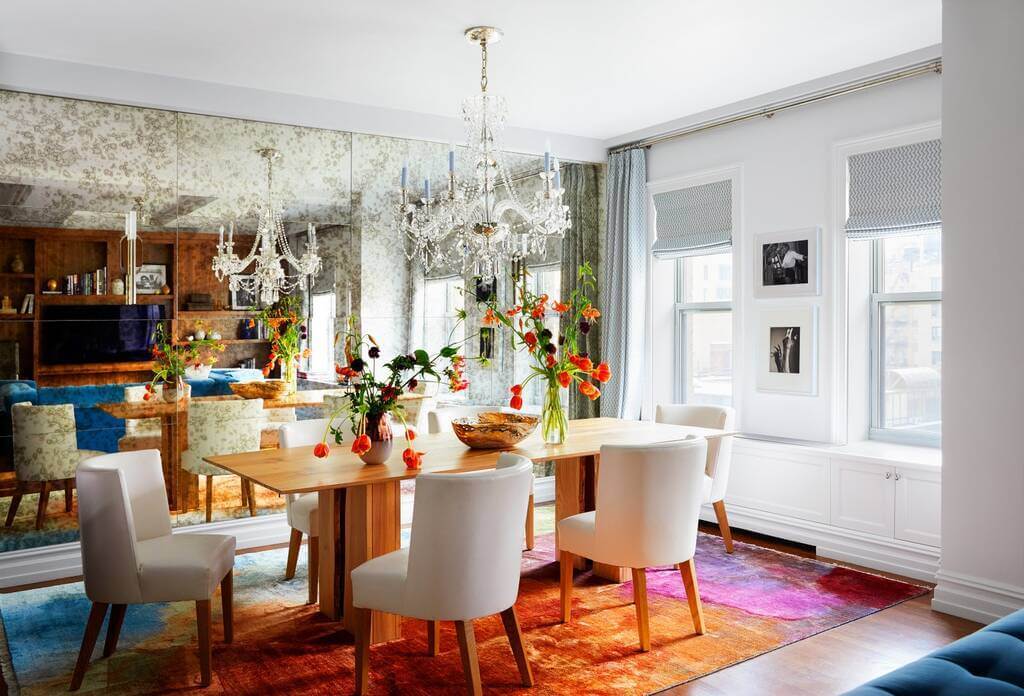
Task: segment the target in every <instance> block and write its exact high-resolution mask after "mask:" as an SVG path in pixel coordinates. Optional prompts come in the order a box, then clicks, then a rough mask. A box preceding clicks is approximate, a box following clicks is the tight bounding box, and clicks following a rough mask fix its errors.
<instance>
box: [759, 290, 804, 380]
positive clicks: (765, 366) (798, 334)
mask: <svg viewBox="0 0 1024 696" xmlns="http://www.w3.org/2000/svg"><path fill="white" fill-rule="evenodd" d="M817 330H818V327H817V308H816V307H793V308H792V309H788V308H787V309H782V308H779V309H771V310H767V311H765V312H762V314H761V325H760V330H759V332H758V343H757V364H758V368H757V388H758V390H759V391H768V392H784V393H789V394H807V395H813V394H815V393H816V391H817V374H816V371H817V364H816V363H817V359H816V358H817Z"/></svg>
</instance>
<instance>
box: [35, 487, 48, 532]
mask: <svg viewBox="0 0 1024 696" xmlns="http://www.w3.org/2000/svg"><path fill="white" fill-rule="evenodd" d="M49 502H50V482H49V481H43V482H42V483H41V484H39V508H38V509H37V510H36V529H42V528H43V522H45V521H46V506H47V505H48V504H49Z"/></svg>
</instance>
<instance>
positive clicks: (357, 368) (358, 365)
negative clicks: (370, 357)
mask: <svg viewBox="0 0 1024 696" xmlns="http://www.w3.org/2000/svg"><path fill="white" fill-rule="evenodd" d="M348 366H349V367H350V368H352V371H353V372H362V371H363V368H364V367H366V363H364V362H363V359H362V358H356V359H355V360H353V361H352V362H350V363H349V364H348Z"/></svg>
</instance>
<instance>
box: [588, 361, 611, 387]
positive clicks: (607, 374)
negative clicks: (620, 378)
mask: <svg viewBox="0 0 1024 696" xmlns="http://www.w3.org/2000/svg"><path fill="white" fill-rule="evenodd" d="M590 376H591V377H593V378H594V379H596V380H597V381H598V382H601V383H602V384H603V383H605V382H607V381H608V380H610V379H611V378H612V370H611V368H610V367H608V363H606V362H603V363H601V364H599V365H598V366H597V367H595V368H594V370H593V371H592V372H591V373H590Z"/></svg>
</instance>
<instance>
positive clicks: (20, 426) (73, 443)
mask: <svg viewBox="0 0 1024 696" xmlns="http://www.w3.org/2000/svg"><path fill="white" fill-rule="evenodd" d="M11 420H12V425H13V429H14V469H15V472H16V473H17V477H18V490H17V491H16V492H15V494H14V497H13V498H12V500H11V506H10V508H9V509H8V511H7V520H6V525H7V526H8V527H10V526H11V525H12V524H14V518H15V516H16V515H17V514H18V506H19V505H20V504H21V498H22V496H23V495H24V494H25V493H30V492H33V491H34V490H35V489H36V488H37V487H38V491H39V507H38V510H37V512H36V529H41V528H42V526H43V522H44V521H45V520H46V506H47V504H48V503H49V497H50V490H51V486H52V485H53V484H54V483H58V482H60V483H63V484H64V509H65V511H66V512H71V508H72V498H71V496H72V488H73V486H74V479H75V471H76V469H77V468H78V463H79V462H81V461H83V460H85V459H88V458H89V457H95V456H97V455H100V454H103V452H98V451H94V450H82V449H78V441H77V435H76V431H75V409H74V406H72V405H71V404H57V405H52V406H33V405H32V404H28V403H18V404H14V405H13V406H12V407H11Z"/></svg>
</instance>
